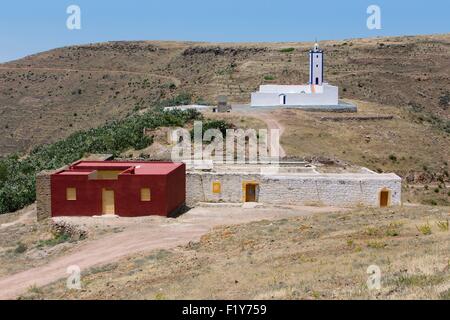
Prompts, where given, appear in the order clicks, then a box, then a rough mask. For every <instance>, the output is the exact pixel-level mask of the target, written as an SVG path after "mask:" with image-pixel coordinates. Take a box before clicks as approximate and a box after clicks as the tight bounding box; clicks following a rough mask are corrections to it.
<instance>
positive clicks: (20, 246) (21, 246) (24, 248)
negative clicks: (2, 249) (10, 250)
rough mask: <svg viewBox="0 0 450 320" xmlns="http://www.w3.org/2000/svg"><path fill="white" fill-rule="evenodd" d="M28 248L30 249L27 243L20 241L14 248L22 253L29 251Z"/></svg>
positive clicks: (16, 251)
mask: <svg viewBox="0 0 450 320" xmlns="http://www.w3.org/2000/svg"><path fill="white" fill-rule="evenodd" d="M27 249H28V247H27V245H25V244H24V243H22V242H19V243H18V244H17V246H16V248H15V249H14V253H17V254H21V253H24V252H25V251H27Z"/></svg>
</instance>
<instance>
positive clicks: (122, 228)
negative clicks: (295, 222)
mask: <svg viewBox="0 0 450 320" xmlns="http://www.w3.org/2000/svg"><path fill="white" fill-rule="evenodd" d="M337 210H341V209H339V208H330V207H328V208H326V207H323V208H319V207H287V206H286V207H257V208H253V207H252V208H248V209H244V208H241V207H227V206H224V207H221V206H219V207H207V208H201V207H200V208H195V209H192V210H190V211H189V212H188V213H186V214H184V215H183V216H181V217H179V218H177V219H167V218H163V217H154V216H153V217H143V218H81V217H80V218H58V219H56V220H59V221H61V220H63V221H65V222H67V223H70V224H71V225H74V226H81V227H83V228H84V229H87V230H89V232H88V239H86V240H83V241H69V239H67V240H66V241H58V242H55V241H51V240H52V238H51V235H50V234H49V231H48V228H47V227H46V226H45V225H40V224H36V222H35V221H33V219H29V220H27V221H25V219H23V217H24V216H25V217H28V215H29V213H30V212H31V213H33V212H34V214H35V209H34V208H31V209H30V210H28V211H27V212H26V213H18V214H16V216H18V219H16V221H15V222H16V223H15V224H11V223H8V224H6V225H2V226H1V229H0V244H1V247H0V248H1V251H0V262H1V263H0V299H11V298H15V297H17V295H19V294H22V293H24V292H26V290H27V289H29V288H34V287H36V286H43V285H47V284H49V283H51V282H53V281H56V280H58V279H60V278H63V277H65V276H66V270H67V268H68V267H69V266H72V265H77V266H78V267H80V268H81V269H82V270H87V269H88V268H91V267H94V266H103V265H105V264H108V263H114V262H116V261H117V260H118V259H121V258H123V257H125V256H129V255H131V254H136V253H139V252H148V251H152V250H156V249H158V250H161V249H171V248H175V247H177V246H179V245H186V244H187V243H189V242H190V241H198V240H199V239H200V237H201V236H202V235H204V234H205V233H207V232H208V231H209V230H210V229H211V228H213V227H216V226H219V225H230V224H236V223H245V222H249V221H256V220H261V219H280V218H286V217H292V216H304V215H310V214H312V213H315V212H334V211H337ZM6 216H8V215H6ZM11 233H14V236H13V237H11V236H10V235H9V234H11ZM44 239H45V240H47V241H45V242H43V241H44ZM44 244H45V245H44Z"/></svg>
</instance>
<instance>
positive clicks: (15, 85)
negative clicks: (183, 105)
mask: <svg viewBox="0 0 450 320" xmlns="http://www.w3.org/2000/svg"><path fill="white" fill-rule="evenodd" d="M311 45H312V44H311V43H258V44H255V43H242V44H218V43H189V42H112V43H101V44H94V45H85V46H74V47H67V48H60V49H55V50H52V51H48V52H44V53H41V54H37V55H33V56H29V57H27V58H24V59H21V60H18V61H13V62H10V63H6V64H2V65H0V155H1V154H5V153H8V152H12V151H16V150H23V149H27V148H28V147H30V146H33V145H36V144H40V143H45V142H48V141H54V140H57V139H60V138H62V137H65V136H67V135H68V134H70V133H72V132H74V131H76V130H79V129H84V128H89V127H94V126H98V125H99V124H101V123H104V122H105V121H107V120H109V119H113V118H118V117H122V116H124V115H126V114H127V113H128V112H130V111H132V110H133V108H134V106H135V104H136V103H141V104H142V105H144V106H148V105H149V104H151V103H152V102H154V101H157V100H158V99H161V98H165V97H170V96H173V95H175V94H176V93H177V92H181V91H188V92H192V93H194V94H195V95H196V96H197V97H203V98H204V99H207V100H212V101H213V100H214V99H215V97H216V96H217V95H218V94H226V95H229V96H230V100H231V101H232V102H248V100H249V97H250V92H251V91H253V90H255V89H256V88H257V87H258V85H260V84H262V83H264V82H267V81H266V80H264V77H265V76H267V75H271V76H273V77H274V78H275V82H277V83H292V84H293V83H304V82H306V81H307V77H308V62H307V61H308V56H307V50H308V49H309V48H310V47H311ZM321 45H322V47H323V48H324V49H325V50H326V52H327V55H326V68H327V70H326V77H327V80H328V81H329V82H331V83H335V84H337V85H339V86H340V87H341V90H342V96H343V97H344V98H355V99H359V100H368V101H376V102H380V103H382V104H389V105H393V106H401V105H407V104H409V103H413V104H414V105H416V107H418V108H420V107H422V108H424V110H426V111H429V112H431V113H433V114H436V115H438V116H439V117H441V118H444V119H449V117H450V116H449V108H448V104H447V105H442V103H441V104H440V103H439V101H440V98H441V97H442V96H445V94H446V93H448V92H449V91H450V81H449V80H450V78H449V74H450V54H449V52H450V34H447V35H439V36H417V37H392V38H379V39H354V40H348V41H326V42H323V43H322V44H321ZM287 47H292V48H295V50H294V51H293V52H290V53H284V52H280V49H282V48H287ZM170 84H175V85H176V88H174V86H170ZM80 90H81V91H80Z"/></svg>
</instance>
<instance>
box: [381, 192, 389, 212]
mask: <svg viewBox="0 0 450 320" xmlns="http://www.w3.org/2000/svg"><path fill="white" fill-rule="evenodd" d="M388 205H389V191H381V193H380V207H381V208H385V207H387V206H388Z"/></svg>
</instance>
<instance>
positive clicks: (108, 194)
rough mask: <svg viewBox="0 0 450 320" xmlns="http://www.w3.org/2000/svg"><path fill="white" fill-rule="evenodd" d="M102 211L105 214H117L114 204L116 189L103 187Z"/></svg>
mask: <svg viewBox="0 0 450 320" xmlns="http://www.w3.org/2000/svg"><path fill="white" fill-rule="evenodd" d="M102 213H103V214H104V215H106V214H113V215H114V214H116V209H115V205H114V190H111V189H102Z"/></svg>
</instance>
